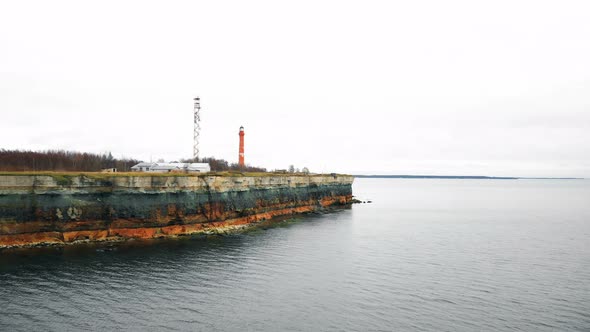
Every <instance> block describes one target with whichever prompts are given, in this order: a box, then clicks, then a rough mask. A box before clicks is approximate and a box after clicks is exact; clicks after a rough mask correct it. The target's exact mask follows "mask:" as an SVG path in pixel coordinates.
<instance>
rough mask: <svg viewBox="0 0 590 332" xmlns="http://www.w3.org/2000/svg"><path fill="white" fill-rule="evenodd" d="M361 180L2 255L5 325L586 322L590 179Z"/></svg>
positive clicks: (421, 327)
mask: <svg viewBox="0 0 590 332" xmlns="http://www.w3.org/2000/svg"><path fill="white" fill-rule="evenodd" d="M354 191H355V195H356V196H358V197H359V198H361V199H364V200H372V201H373V203H372V204H360V205H354V206H353V207H352V208H350V209H343V210H340V211H337V212H334V213H331V214H324V215H308V216H303V217H298V218H295V219H290V220H286V221H283V222H281V223H278V224H275V225H274V226H272V227H267V228H265V229H257V230H253V231H249V232H246V233H243V234H238V235H232V236H228V237H215V238H207V239H181V240H160V241H151V242H149V243H144V242H136V243H132V244H125V245H121V244H119V245H107V246H104V245H102V246H77V247H68V248H64V249H55V248H53V249H47V250H28V251H19V252H13V253H10V252H3V253H0V310H1V312H0V313H1V314H0V330H1V331H18V330H20V331H33V330H36V331H47V330H53V331H78V330H136V331H145V330H148V331H199V330H201V331H393V330H404V331H477V330H485V331H590V181H585V180H570V181H566V180H563V181H561V180H553V181H544V180H517V181H502V180H482V181H479V180H415V179H412V180H398V179H357V180H356V182H355V184H354Z"/></svg>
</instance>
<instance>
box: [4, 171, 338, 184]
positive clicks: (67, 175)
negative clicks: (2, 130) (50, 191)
mask: <svg viewBox="0 0 590 332" xmlns="http://www.w3.org/2000/svg"><path fill="white" fill-rule="evenodd" d="M2 175H13V176H15V175H16V176H51V177H53V178H54V179H56V180H57V181H58V182H69V180H70V179H71V178H72V177H77V176H85V177H88V178H91V179H97V180H99V179H109V178H112V177H126V176H138V177H209V176H222V177H242V176H248V177H267V176H281V175H282V176H301V177H305V176H326V175H332V174H303V173H273V172H267V173H264V172H209V173H148V172H117V173H101V172H44V171H40V172H0V176H2ZM337 175H339V176H342V175H343V174H337Z"/></svg>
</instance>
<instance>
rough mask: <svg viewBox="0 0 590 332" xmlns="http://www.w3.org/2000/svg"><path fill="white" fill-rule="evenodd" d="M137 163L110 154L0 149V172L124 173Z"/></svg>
mask: <svg viewBox="0 0 590 332" xmlns="http://www.w3.org/2000/svg"><path fill="white" fill-rule="evenodd" d="M138 162H139V161H138V160H135V159H131V158H121V159H117V158H114V157H113V155H112V154H111V153H110V152H108V153H105V154H94V153H87V152H73V151H65V150H47V151H26V150H6V149H0V171H63V172H77V171H80V172H99V171H101V170H103V169H106V168H116V169H117V170H118V171H120V172H126V171H130V170H131V166H133V165H135V164H137V163H138Z"/></svg>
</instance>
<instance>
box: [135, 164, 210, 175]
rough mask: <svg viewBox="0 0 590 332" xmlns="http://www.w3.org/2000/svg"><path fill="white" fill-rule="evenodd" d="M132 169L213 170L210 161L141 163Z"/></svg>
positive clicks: (194, 171) (155, 171) (170, 171)
mask: <svg viewBox="0 0 590 332" xmlns="http://www.w3.org/2000/svg"><path fill="white" fill-rule="evenodd" d="M131 170H132V171H134V172H151V173H174V172H178V173H183V172H186V173H207V172H211V166H209V164H208V163H139V164H137V165H135V166H133V167H131Z"/></svg>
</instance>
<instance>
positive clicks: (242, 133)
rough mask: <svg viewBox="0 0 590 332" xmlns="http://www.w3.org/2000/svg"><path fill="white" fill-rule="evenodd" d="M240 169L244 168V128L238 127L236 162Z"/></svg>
mask: <svg viewBox="0 0 590 332" xmlns="http://www.w3.org/2000/svg"><path fill="white" fill-rule="evenodd" d="M238 165H240V167H244V166H245V164H244V126H241V127H240V158H239V161H238Z"/></svg>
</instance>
